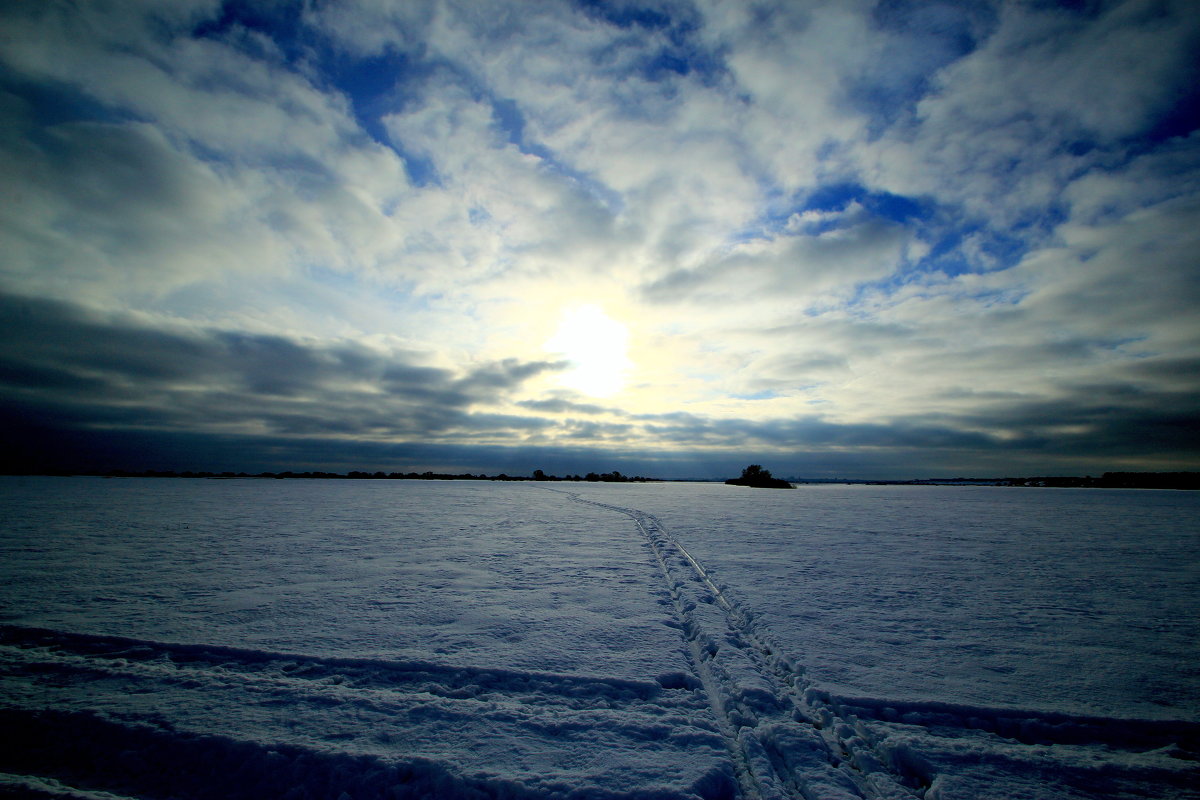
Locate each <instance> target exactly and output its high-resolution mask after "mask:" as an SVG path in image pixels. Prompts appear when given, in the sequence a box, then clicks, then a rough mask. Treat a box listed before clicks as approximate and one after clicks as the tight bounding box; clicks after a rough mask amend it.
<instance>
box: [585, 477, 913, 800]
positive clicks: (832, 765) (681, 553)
mask: <svg viewBox="0 0 1200 800" xmlns="http://www.w3.org/2000/svg"><path fill="white" fill-rule="evenodd" d="M567 494H569V496H571V497H572V499H574V500H576V501H577V502H580V503H586V504H588V505H593V506H597V507H599V508H605V509H608V510H610V511H615V512H617V513H620V514H624V515H625V516H627V517H629V518H630V519H632V520H633V522H634V524H635V525H636V526H637V528H638V530H639V531H640V532H641V534H642V535H643V536H644V537H645V540H646V542H647V544H648V545H649V547H650V549H651V550H652V551H653V552H654V558H655V560H656V561H657V563H658V566H659V568H660V569H661V570H662V574H663V578H664V580H665V581H666V584H667V588H668V591H669V592H670V595H671V601H672V605H673V607H674V611H675V616H676V618H677V620H678V622H679V628H680V632H681V634H682V635H683V637H684V640H685V642H686V644H687V648H688V652H689V654H690V655H691V659H692V665H693V668H694V669H695V671H696V675H697V677H698V679H699V680H700V682H701V684H702V685H703V686H704V690H705V692H706V693H707V694H708V697H709V702H710V704H711V705H712V708H713V712H714V713H715V715H716V717H717V719H718V724H719V725H720V730H721V733H722V735H723V736H724V737H725V739H726V744H727V746H728V748H729V751H730V754H731V756H732V758H733V760H734V763H735V765H736V772H737V777H738V783H739V786H740V788H741V791H742V794H743V796H745V797H747V798H761V799H762V800H784V799H785V798H796V799H797V800H846V799H847V798H906V797H907V798H911V797H913V796H922V795H923V794H924V790H925V789H926V788H927V787H928V786H929V785H930V783H931V781H932V779H933V775H932V774H931V773H930V771H929V768H928V766H926V765H923V764H922V763H921V762H920V760H919V759H915V758H913V757H912V756H911V755H910V754H908V753H905V752H903V751H899V752H898V751H896V750H891V751H889V750H887V749H886V748H883V747H881V746H880V745H879V743H878V742H876V741H875V737H874V736H873V735H872V734H871V732H870V731H869V730H867V729H866V727H865V726H863V725H862V724H861V723H858V722H857V721H856V720H854V719H847V718H844V717H842V716H840V715H839V714H838V712H837V709H836V708H835V707H834V706H832V705H831V704H830V703H829V702H828V701H827V700H826V699H824V697H823V695H822V694H821V693H820V692H818V691H815V690H812V688H811V687H810V686H809V682H808V681H807V679H805V677H804V674H803V669H802V668H801V667H798V666H797V665H796V664H794V663H793V662H792V661H791V660H790V659H788V658H787V656H785V655H783V653H782V652H781V651H780V648H779V646H778V644H777V643H776V642H775V640H774V638H773V637H772V636H771V635H770V633H769V631H767V630H765V626H764V625H762V624H761V623H760V622H758V621H756V620H755V619H754V617H753V615H751V614H750V613H749V612H748V611H746V610H745V609H742V608H740V607H739V606H738V604H737V603H735V602H734V601H732V600H731V599H730V597H729V596H728V594H727V593H726V592H725V591H723V590H722V589H721V587H719V586H718V585H717V584H716V583H715V582H714V581H713V580H712V579H711V578H710V576H709V574H708V572H706V571H705V569H704V567H703V566H701V565H700V563H699V562H697V561H696V559H695V558H693V557H692V555H691V554H690V553H689V552H688V551H687V549H686V548H685V547H684V546H683V545H682V544H680V543H679V541H678V540H677V539H675V537H674V536H672V535H671V533H670V531H669V530H667V528H666V527H665V526H664V525H663V524H662V522H661V521H659V520H658V518H656V517H655V516H654V515H653V514H648V513H646V512H644V511H639V510H637V509H634V508H624V507H622V506H615V505H610V504H607V503H601V502H597V501H594V500H586V499H583V498H581V497H580V496H579V495H578V494H575V493H569V492H568V493H567Z"/></svg>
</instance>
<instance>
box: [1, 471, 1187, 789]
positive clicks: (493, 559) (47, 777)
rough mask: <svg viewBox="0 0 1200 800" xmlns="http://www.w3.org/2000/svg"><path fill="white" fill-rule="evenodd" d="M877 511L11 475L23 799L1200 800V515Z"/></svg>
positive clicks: (1094, 498)
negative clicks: (1197, 634)
mask: <svg viewBox="0 0 1200 800" xmlns="http://www.w3.org/2000/svg"><path fill="white" fill-rule="evenodd" d="M857 488H861V489H864V490H868V491H864V492H861V493H857V494H856V493H855V492H854V491H853V490H848V491H847V490H845V489H844V487H842V489H841V491H842V493H840V494H839V491H838V490H837V489H836V488H835V487H820V488H818V489H817V493H815V494H807V495H806V494H805V493H804V490H798V491H796V492H777V493H762V492H754V491H752V490H742V489H738V488H736V487H723V486H696V485H671V484H659V485H629V486H625V485H611V486H610V485H574V484H572V485H561V486H554V485H550V486H548V485H531V484H516V485H512V484H507V485H506V484H490V483H478V484H476V483H467V482H456V483H448V484H437V483H425V482H390V481H380V482H373V481H368V482H333V481H316V482H311V483H310V482H301V481H280V482H272V481H215V482H209V481H145V480H142V481H138V480H130V481H102V480H98V479H97V480H89V479H74V480H59V481H55V480H53V479H47V480H30V479H22V480H12V479H10V480H0V504H3V505H4V507H5V508H6V509H7V510H8V511H9V517H8V520H7V521H6V522H5V524H4V526H3V527H2V528H0V559H2V560H0V563H2V564H3V570H4V576H3V577H4V578H5V579H6V580H5V581H4V583H3V585H2V586H0V615H2V617H0V619H2V621H3V623H4V624H2V625H0V735H3V736H4V737H5V738H6V739H7V740H8V741H11V742H14V743H15V746H9V747H6V748H3V749H0V797H2V796H19V797H56V798H63V797H126V798H147V800H148V799H149V798H166V797H176V798H181V799H186V798H208V797H212V798H217V797H223V798H224V797H247V798H249V797H256V798H262V797H296V798H302V797H313V798H315V797H329V798H335V800H346V799H348V800H363V798H371V797H396V798H407V797H438V798H441V797H446V798H456V797H470V798H474V797H497V798H498V797H503V798H513V800H521V799H523V798H574V799H575V800H585V799H586V798H614V800H615V798H655V799H656V800H676V799H678V798H692V800H696V799H697V798H711V799H713V800H715V799H717V798H734V797H744V798H764V799H768V798H770V799H779V800H783V799H787V800H800V799H801V798H803V800H845V799H846V798H890V799H891V800H896V799H897V798H912V797H919V798H925V800H974V798H983V797H986V798H1014V799H1015V798H1033V799H1034V800H1058V799H1059V798H1135V797H1142V798H1144V797H1156V798H1179V799H1180V800H1188V799H1189V798H1198V797H1200V793H1198V792H1197V790H1196V788H1195V787H1196V786H1198V785H1200V769H1197V766H1196V765H1197V763H1198V761H1200V713H1197V710H1196V708H1195V706H1194V705H1193V704H1192V700H1191V698H1192V697H1194V694H1195V692H1196V691H1197V686H1196V684H1195V671H1194V668H1192V667H1190V665H1191V664H1192V663H1196V662H1194V661H1191V660H1189V658H1188V651H1187V647H1188V646H1191V647H1193V648H1194V641H1193V642H1192V643H1191V644H1190V645H1188V644H1180V642H1181V641H1186V636H1187V635H1188V634H1189V632H1190V631H1191V629H1192V628H1191V627H1189V626H1195V622H1194V620H1193V619H1192V618H1190V617H1189V618H1187V619H1183V620H1182V621H1181V620H1180V619H1179V617H1180V615H1181V614H1185V613H1186V612H1187V611H1188V610H1192V611H1194V610H1195V608H1194V605H1195V600H1194V597H1195V595H1194V594H1189V592H1191V590H1192V589H1193V588H1194V587H1195V586H1196V581H1195V578H1196V576H1195V565H1196V563H1197V561H1196V558H1195V556H1196V554H1197V552H1200V540H1198V539H1197V538H1196V537H1195V536H1194V533H1193V532H1192V530H1190V529H1189V527H1188V526H1189V525H1191V524H1192V523H1191V520H1193V519H1194V517H1193V516H1192V515H1191V512H1192V511H1193V510H1195V509H1194V508H1193V506H1190V505H1188V504H1189V503H1193V502H1194V501H1192V500H1190V499H1182V500H1180V499H1177V498H1176V497H1175V496H1173V495H1171V496H1165V495H1163V496H1160V495H1151V494H1142V495H1133V496H1128V495H1126V496H1121V495H1120V493H1117V495H1115V498H1116V499H1115V500H1114V499H1113V498H1114V495H1111V494H1109V493H1103V492H1100V493H1088V494H1079V495H1074V496H1068V497H1067V498H1066V499H1064V500H1060V501H1059V504H1058V506H1056V505H1054V504H1050V505H1048V506H1041V505H1038V504H1040V503H1043V501H1044V499H1045V498H1050V495H1048V494H1042V493H1038V492H1037V491H1036V490H1026V491H1025V492H1021V490H1013V491H1016V492H1018V493H1017V494H1008V495H989V494H987V493H986V492H985V493H983V494H980V493H979V490H977V489H960V488H954V489H951V490H950V491H951V492H955V493H957V492H963V493H964V494H954V495H944V494H940V493H939V492H938V491H937V490H934V489H931V488H929V487H922V488H921V489H919V490H917V491H918V492H920V493H919V494H910V495H897V494H894V493H892V492H891V490H892V489H894V488H897V487H857ZM900 488H907V487H900ZM831 490H832V491H831ZM993 491H995V490H993ZM1000 491H1004V490H1000ZM1031 492H1032V493H1031ZM1072 498H1073V499H1072ZM1139 498H1140V499H1139ZM1155 498H1157V499H1155ZM1051 499H1052V498H1051ZM1068 500H1069V501H1070V502H1067V501H1068ZM951 501H953V502H957V503H958V506H957V511H955V510H954V507H952V506H951V505H950V503H951ZM1072 504H1074V505H1072ZM1088 504H1092V505H1090V506H1089V505H1088ZM1097 505H1098V506H1099V507H1100V509H1101V510H1100V511H1096V510H1095V506H1097ZM1060 506H1061V507H1060ZM956 515H957V517H956ZM956 518H958V519H960V520H962V521H964V524H963V525H961V526H959V527H957V528H955V527H952V525H953V523H954V520H955V519H956ZM1073 519H1074V520H1076V526H1075V528H1071V524H1072V523H1071V520H1073ZM1130 520H1133V521H1134V522H1138V523H1139V524H1141V528H1140V529H1138V530H1136V531H1135V532H1134V534H1133V538H1134V539H1140V540H1143V541H1146V542H1147V543H1145V544H1142V545H1141V546H1135V545H1134V544H1132V542H1131V540H1130V539H1129V538H1128V537H1126V538H1122V534H1121V530H1122V525H1124V524H1127V523H1129V521H1130ZM939 526H940V527H939ZM1031 530H1032V531H1033V532H1034V534H1036V535H1033V536H1032V537H1029V536H1026V537H1025V538H1022V536H1024V534H1023V533H1022V531H1025V532H1029V531H1031ZM1189 537H1191V538H1189ZM1064 550H1071V551H1072V552H1073V553H1074V554H1076V555H1077V556H1078V554H1086V556H1087V557H1083V558H1081V557H1075V558H1071V557H1069V554H1068V553H1064V552H1062V551H1064ZM1030 551H1034V552H1036V554H1037V556H1038V559H1037V560H1031V559H1028V558H1026V557H1027V555H1028V553H1029V552H1030ZM1012 561H1016V562H1018V563H1017V565H1016V566H1014V565H1013V564H1011V563H1009V562H1012ZM1122 570H1123V572H1122ZM1131 576H1132V577H1131ZM1051 577H1055V580H1050V578H1051ZM1139 582H1140V585H1142V586H1143V587H1145V588H1147V589H1152V590H1153V591H1147V592H1146V593H1145V594H1147V596H1146V597H1139V596H1137V595H1136V593H1133V594H1131V592H1132V591H1133V590H1134V589H1135V588H1136V586H1137V585H1138V584H1139ZM1106 592H1107V594H1106ZM948 599H953V600H954V602H955V603H956V605H954V606H953V608H952V609H951V610H952V611H953V613H949V614H942V613H940V612H939V609H945V608H946V605H945V604H946V602H947V600H948ZM997 600H1003V601H1004V603H1005V604H1006V605H1005V607H1003V608H997V607H995V606H996V603H997ZM1066 608H1087V609H1089V610H1090V614H1089V615H1087V616H1081V615H1067V616H1066V617H1064V616H1063V609H1066ZM1014 620H1015V622H1014ZM1131 620H1132V621H1136V623H1137V624H1136V625H1132V624H1127V625H1126V627H1125V628H1124V631H1125V638H1124V639H1122V638H1120V637H1118V636H1115V635H1114V634H1113V632H1112V631H1110V630H1109V626H1110V625H1112V624H1113V623H1114V622H1115V621H1116V622H1122V623H1130V621H1131ZM1018 623H1019V624H1018ZM981 627H982V629H980V628H981ZM1181 636H1182V637H1183V639H1181V638H1180V637H1181ZM1055 641H1057V642H1058V643H1057V644H1055ZM1181 648H1182V649H1181ZM981 654H983V655H981ZM1114 654H1115V657H1114ZM1098 656H1099V657H1103V658H1106V659H1107V663H1105V664H1103V665H1101V666H1100V667H1097V665H1096V664H1094V663H1091V662H1092V660H1093V659H1095V658H1096V657H1098ZM981 658H982V661H980V660H978V659H981ZM1071 658H1073V659H1074V660H1075V661H1076V662H1078V663H1079V664H1080V665H1086V666H1087V667H1088V668H1086V669H1082V670H1077V671H1076V672H1075V673H1065V672H1063V671H1062V668H1061V664H1062V663H1064V659H1065V660H1066V661H1068V662H1069V661H1070V659H1071ZM973 659H974V660H973ZM987 665H991V666H995V667H998V668H999V669H989V668H986V667H987ZM1189 669H1191V671H1190V672H1189ZM1060 673H1061V674H1060ZM1080 673H1082V675H1081V674H1080ZM1144 683H1149V684H1150V686H1149V688H1148V687H1146V686H1142V685H1141V684H1144ZM1156 699H1157V700H1158V701H1159V702H1157V703H1155V702H1154V701H1155V700H1156ZM1147 710H1149V711H1151V712H1156V713H1145V712H1147Z"/></svg>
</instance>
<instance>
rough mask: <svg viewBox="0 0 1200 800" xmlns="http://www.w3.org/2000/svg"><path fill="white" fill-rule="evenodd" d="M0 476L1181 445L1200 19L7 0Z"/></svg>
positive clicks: (1168, 462) (737, 7)
mask: <svg viewBox="0 0 1200 800" xmlns="http://www.w3.org/2000/svg"><path fill="white" fill-rule="evenodd" d="M0 31H2V33H0V190H2V191H3V210H2V211H0V252H2V253H3V257H2V258H0V448H2V449H3V450H4V452H5V456H4V459H5V462H6V467H7V468H9V469H12V468H14V465H17V466H18V467H19V466H21V465H25V466H29V465H32V466H33V467H36V468H52V467H69V468H79V469H83V468H88V469H111V468H125V469H175V470H186V469H191V470H216V471H221V470H233V471H242V470H246V471H263V470H272V471H279V470H282V469H294V470H301V471H302V470H311V469H320V470H327V471H346V470H351V469H368V470H371V471H374V470H377V469H381V470H385V471H418V472H423V471H426V470H432V471H435V472H456V473H461V472H471V473H480V472H485V473H488V474H496V473H499V472H507V473H509V474H514V475H516V474H529V473H531V472H532V471H533V470H534V469H544V470H545V471H546V472H548V473H551V474H567V473H574V472H588V471H596V472H605V471H611V470H613V469H616V470H618V471H621V472H624V473H626V474H644V475H654V476H658V477H674V478H681V477H695V478H718V477H729V476H731V475H736V474H738V471H739V470H740V468H741V467H742V466H745V465H746V464H747V463H750V462H752V461H753V462H754V463H761V464H763V465H764V466H766V467H767V468H769V469H770V470H771V471H772V472H774V473H775V474H776V475H783V476H796V477H824V478H836V477H877V478H919V477H939V476H944V477H953V476H960V475H963V476H1003V475H1084V474H1093V475H1098V474H1100V473H1102V472H1105V471H1112V470H1148V471H1163V470H1181V469H1198V468H1200V320H1198V317H1197V309H1198V308H1200V255H1198V254H1200V88H1198V87H1200V55H1198V54H1200V13H1198V12H1197V11H1196V10H1195V6H1194V5H1193V4H1192V3H1191V2H1190V0H1183V1H1182V2H1168V1H1166V0H1162V1H1158V0H1154V1H1150V0H1147V1H1145V2H1142V1H1139V0H1133V1H1131V2H1103V1H1097V2H1088V1H1086V0H1083V1H1081V2H1061V3H1053V2H1034V1H1033V0H1029V1H1028V2H982V1H981V2H969V1H968V2H945V3H939V2H908V1H907V0H881V1H880V2H857V0H836V1H834V2H815V1H814V2H801V1H800V0H797V1H796V2H785V1H783V0H778V1H777V2H761V3H760V2H753V1H752V0H739V1H738V2H726V1H725V0H646V2H639V3H626V2H616V1H614V2H598V1H597V0H554V1H553V2H540V1H539V0H529V1H528V2H525V1H522V2H516V0H508V1H507V2H503V1H501V0H494V1H493V0H464V1H463V2H456V1H455V0H443V1H440V2H423V1H422V0H411V1H410V2H403V3H400V2H384V0H339V2H318V1H317V0H295V1H292V0H262V1H261V2H241V1H240V0H239V1H238V2H219V1H218V0H175V1H174V2H171V3H161V2H154V1H153V0H95V1H94V2H65V1H62V2H60V1H58V0H46V1H45V2H36V3H29V2H4V3H0Z"/></svg>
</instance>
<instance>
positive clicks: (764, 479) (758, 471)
mask: <svg viewBox="0 0 1200 800" xmlns="http://www.w3.org/2000/svg"><path fill="white" fill-rule="evenodd" d="M725 483H727V484H729V485H730V486H754V487H756V488H759V489H790V488H792V485H791V484H790V483H788V482H787V481H785V480H780V479H779V478H774V477H772V476H771V471H770V470H768V469H763V468H762V465H761V464H751V465H750V466H748V467H746V468H745V469H744V470H742V477H740V478H730V479H729V480H727V481H725Z"/></svg>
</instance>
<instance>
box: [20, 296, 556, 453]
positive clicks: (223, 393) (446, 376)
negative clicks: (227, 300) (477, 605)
mask: <svg viewBox="0 0 1200 800" xmlns="http://www.w3.org/2000/svg"><path fill="white" fill-rule="evenodd" d="M559 368H560V366H559V365H557V364H553V363H550V362H520V361H517V360H515V359H507V360H504V361H501V362H497V363H487V364H481V365H479V366H477V367H476V368H474V369H473V370H471V371H468V372H466V373H465V374H458V373H454V372H452V371H450V370H446V369H439V368H435V367H429V366H423V365H420V364H417V363H414V362H413V361H412V360H411V357H410V356H408V355H406V354H404V353H384V352H380V351H376V350H372V349H369V348H367V347H365V346H362V345H359V344H355V343H334V344H330V343H321V344H312V343H306V342H301V341H296V340H292V339H288V338H285V337H282V336H273V335H262V334H250V333H245V332H229V331H213V330H205V329H196V330H167V329H164V328H162V327H152V326H150V325H148V324H144V323H137V322H135V321H132V320H130V319H128V318H121V317H113V316H104V315H100V314H96V313H94V312H89V311H86V310H84V309H83V308H81V307H78V306H74V305H71V304H67V303H60V302H53V301H47V300H40V299H34V298H22V297H17V296H13V295H0V380H2V381H3V382H4V389H5V391H4V394H5V395H6V397H7V398H8V399H9V401H10V404H11V405H21V406H23V407H24V408H25V409H26V410H25V412H24V413H25V415H26V416H27V417H30V418H32V419H34V420H37V421H40V422H41V423H42V424H45V425H52V424H54V423H55V422H57V423H61V424H65V425H69V426H73V427H80V426H82V427H87V426H89V425H91V426H99V425H103V426H126V427H136V428H148V429H153V428H162V429H176V430H189V429H191V430H195V429H206V430H209V431H211V432H214V433H221V432H230V431H237V430H252V429H255V428H260V429H265V430H267V431H270V432H273V433H278V434H288V435H317V434H330V435H338V436H343V437H355V436H364V435H381V436H425V437H428V436H434V437H436V436H437V435H438V434H439V433H440V432H444V431H447V430H450V429H459V430H466V431H471V430H473V429H474V428H476V427H478V429H479V430H480V431H481V432H496V431H516V430H521V429H526V428H537V427H541V426H542V423H541V421H540V420H536V419H532V420H528V419H525V418H521V417H501V416H497V415H483V416H478V417H476V416H474V415H472V414H471V413H470V408H471V406H472V405H473V404H475V403H480V402H483V403H487V402H493V401H495V400H497V399H499V398H502V397H504V396H505V395H506V394H508V393H510V392H512V391H514V390H516V389H517V388H519V387H520V386H521V384H522V383H523V382H524V381H526V380H528V379H529V378H531V377H534V376H536V375H538V374H540V373H542V372H546V371H550V370H555V369H559Z"/></svg>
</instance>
